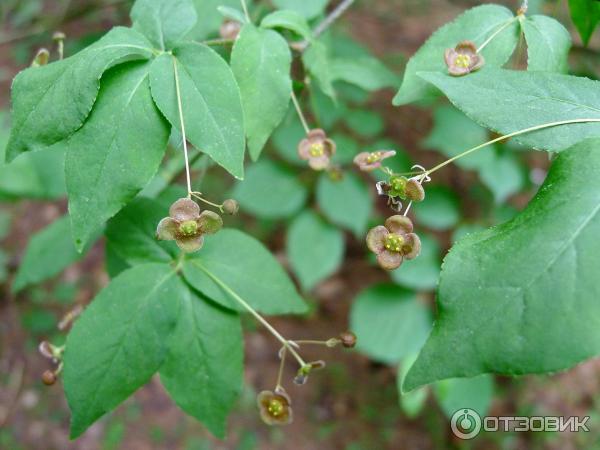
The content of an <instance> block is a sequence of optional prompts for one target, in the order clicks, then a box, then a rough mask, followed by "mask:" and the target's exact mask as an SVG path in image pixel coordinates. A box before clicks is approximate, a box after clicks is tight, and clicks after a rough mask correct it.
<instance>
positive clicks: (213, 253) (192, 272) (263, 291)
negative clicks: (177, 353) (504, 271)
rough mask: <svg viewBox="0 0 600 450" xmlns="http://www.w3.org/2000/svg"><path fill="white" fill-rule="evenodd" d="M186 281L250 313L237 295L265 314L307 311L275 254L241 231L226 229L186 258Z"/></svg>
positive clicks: (219, 299)
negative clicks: (235, 296)
mask: <svg viewBox="0 0 600 450" xmlns="http://www.w3.org/2000/svg"><path fill="white" fill-rule="evenodd" d="M183 274H184V276H185V278H186V280H187V281H188V282H189V283H190V284H191V285H192V286H193V287H194V288H195V289H197V290H199V291H200V292H202V293H203V294H204V295H206V296H207V297H208V298H210V299H211V300H214V301H215V302H217V303H219V304H221V305H223V306H225V307H227V308H230V309H234V310H236V311H244V312H247V311H246V309H244V308H243V307H242V306H241V305H240V304H239V303H238V302H236V300H235V299H234V298H233V296H232V294H231V292H230V291H233V292H234V293H235V294H237V295H238V296H240V297H241V298H242V299H243V300H244V301H246V302H247V303H248V304H250V305H251V306H252V307H253V308H254V309H256V310H257V311H260V312H263V313H265V314H285V313H301V312H304V311H306V305H305V303H304V301H303V300H302V299H301V298H300V297H299V296H298V293H297V292H296V288H295V287H294V284H293V283H292V281H291V280H290V279H289V277H288V276H287V274H286V273H285V271H284V270H283V268H282V267H281V265H280V264H279V263H278V262H277V260H276V259H275V258H274V257H273V255H271V253H270V252H269V251H268V250H267V249H266V248H265V247H264V246H263V245H262V244H261V243H260V242H259V241H257V240H256V239H254V238H252V237H250V236H248V235H247V234H244V233H242V232H240V231H237V230H222V231H220V232H219V233H217V234H215V235H214V236H210V237H208V238H207V239H206V242H205V243H204V247H202V250H201V251H199V252H198V253H195V254H194V256H193V257H192V258H188V259H186V260H185V262H184V265H183Z"/></svg>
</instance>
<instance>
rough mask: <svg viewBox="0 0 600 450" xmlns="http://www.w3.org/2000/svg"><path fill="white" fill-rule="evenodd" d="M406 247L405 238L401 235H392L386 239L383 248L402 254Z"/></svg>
mask: <svg viewBox="0 0 600 450" xmlns="http://www.w3.org/2000/svg"><path fill="white" fill-rule="evenodd" d="M403 245H404V238H403V237H402V236H400V235H399V234H395V233H390V234H388V235H387V236H386V237H385V240H384V242H383V246H384V247H385V249H386V250H387V251H390V252H395V253H400V251H401V250H402V246H403Z"/></svg>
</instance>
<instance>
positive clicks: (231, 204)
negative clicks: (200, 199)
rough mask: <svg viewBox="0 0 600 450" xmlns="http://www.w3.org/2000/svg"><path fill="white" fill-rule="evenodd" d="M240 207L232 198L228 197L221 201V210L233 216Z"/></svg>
mask: <svg viewBox="0 0 600 450" xmlns="http://www.w3.org/2000/svg"><path fill="white" fill-rule="evenodd" d="M239 209H240V205H239V203H238V202H237V201H235V200H234V199H232V198H228V199H227V200H225V201H224V202H223V212H224V213H225V214H229V215H230V216H235V215H236V214H237V212H238V211H239Z"/></svg>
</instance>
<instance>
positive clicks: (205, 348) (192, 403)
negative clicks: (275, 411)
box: [160, 289, 243, 439]
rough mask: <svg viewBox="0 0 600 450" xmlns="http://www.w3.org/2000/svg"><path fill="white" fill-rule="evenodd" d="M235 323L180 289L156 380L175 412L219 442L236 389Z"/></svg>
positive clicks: (239, 357)
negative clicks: (174, 321)
mask: <svg viewBox="0 0 600 450" xmlns="http://www.w3.org/2000/svg"><path fill="white" fill-rule="evenodd" d="M242 375H243V340H242V327H241V326H240V318H239V316H238V315H237V314H235V313H232V312H231V311H227V310H224V309H223V308H221V307H220V306H217V305H214V304H212V303H211V302H210V301H208V300H206V299H205V298H202V297H200V296H198V295H197V294H195V293H193V292H191V291H190V290H189V289H186V290H185V291H184V293H183V295H182V296H181V308H180V311H179V316H178V321H177V326H176V327H175V330H174V332H173V334H172V335H171V337H170V339H169V342H168V351H167V356H166V358H165V361H164V363H163V365H162V366H161V368H160V379H161V381H162V383H163V385H164V386H165V388H166V389H167V391H168V392H169V394H170V395H171V397H172V398H173V400H174V401H175V403H177V405H179V407H180V408H181V409H183V410H184V411H185V412H187V413H188V414H190V415H192V416H194V417H196V418H197V419H198V420H200V421H201V422H202V423H204V424H205V425H206V426H207V427H208V429H209V430H210V431H212V432H213V433H214V434H215V435H216V436H218V437H219V438H221V439H222V438H224V437H225V422H226V419H227V415H228V414H229V411H230V410H231V408H232V407H233V404H234V402H235V400H236V398H237V396H238V395H239V393H240V391H241V388H242Z"/></svg>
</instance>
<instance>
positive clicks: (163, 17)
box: [131, 0, 197, 50]
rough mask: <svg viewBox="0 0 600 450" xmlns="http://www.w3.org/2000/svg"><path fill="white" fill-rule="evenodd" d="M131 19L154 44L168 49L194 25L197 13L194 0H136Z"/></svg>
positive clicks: (136, 27)
mask: <svg viewBox="0 0 600 450" xmlns="http://www.w3.org/2000/svg"><path fill="white" fill-rule="evenodd" d="M131 20H132V21H133V27H134V28H135V29H136V30H138V31H140V32H141V33H143V34H144V35H145V36H146V37H147V38H148V39H149V40H150V42H152V44H153V45H155V46H156V47H158V48H159V49H161V50H168V49H171V48H173V46H174V45H175V44H176V43H178V42H179V41H180V40H181V39H182V38H183V37H184V36H185V35H186V34H187V33H188V32H189V31H190V30H191V29H192V28H193V27H194V25H195V24H196V20H197V15H196V8H195V7H194V3H193V1H192V0H136V2H135V4H134V5H133V8H132V9H131Z"/></svg>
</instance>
